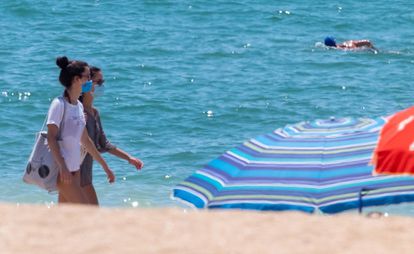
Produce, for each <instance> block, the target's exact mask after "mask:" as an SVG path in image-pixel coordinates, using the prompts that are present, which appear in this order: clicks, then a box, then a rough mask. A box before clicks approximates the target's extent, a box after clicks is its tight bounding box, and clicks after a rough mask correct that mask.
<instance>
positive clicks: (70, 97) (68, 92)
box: [66, 89, 79, 105]
mask: <svg viewBox="0 0 414 254" xmlns="http://www.w3.org/2000/svg"><path fill="white" fill-rule="evenodd" d="M66 96H67V97H68V100H69V103H70V104H73V105H76V104H77V103H78V98H79V95H78V94H77V93H76V92H74V91H71V90H70V89H66Z"/></svg>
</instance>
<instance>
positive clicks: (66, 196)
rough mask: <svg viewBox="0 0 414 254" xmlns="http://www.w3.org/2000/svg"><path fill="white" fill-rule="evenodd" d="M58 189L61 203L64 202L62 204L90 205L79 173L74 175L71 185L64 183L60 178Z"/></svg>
mask: <svg viewBox="0 0 414 254" xmlns="http://www.w3.org/2000/svg"><path fill="white" fill-rule="evenodd" d="M57 187H58V190H59V198H58V202H59V203H61V201H63V202H62V203H75V204H88V200H87V198H86V197H85V194H84V193H83V191H82V189H81V187H80V173H79V171H76V172H75V173H74V174H73V175H72V181H71V183H69V184H68V183H62V182H61V181H60V177H58V182H57Z"/></svg>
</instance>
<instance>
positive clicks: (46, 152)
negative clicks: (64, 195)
mask: <svg viewBox="0 0 414 254" xmlns="http://www.w3.org/2000/svg"><path fill="white" fill-rule="evenodd" d="M59 100H61V101H62V102H63V105H65V102H64V101H63V97H59ZM46 119H47V116H46ZM46 119H45V122H44V123H43V126H42V129H41V131H40V132H38V133H37V134H36V142H35V145H34V147H33V150H32V153H31V154H30V157H29V161H28V163H27V166H26V170H25V172H24V175H23V181H24V182H25V183H28V184H34V185H37V186H39V187H40V188H42V189H45V190H47V191H49V192H54V191H57V186H56V183H57V177H58V175H59V168H58V165H57V163H56V162H55V159H54V158H53V155H52V152H51V151H50V148H49V145H48V143H47V132H46V131H44V128H45V125H46ZM64 119H65V107H63V114H62V121H61V122H60V126H59V133H58V141H59V140H61V133H62V131H61V130H62V128H63V124H62V123H63V121H64ZM58 143H60V142H58Z"/></svg>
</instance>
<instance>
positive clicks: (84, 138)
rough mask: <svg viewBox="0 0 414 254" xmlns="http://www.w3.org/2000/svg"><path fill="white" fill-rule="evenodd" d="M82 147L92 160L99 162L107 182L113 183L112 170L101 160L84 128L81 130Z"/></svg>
mask: <svg viewBox="0 0 414 254" xmlns="http://www.w3.org/2000/svg"><path fill="white" fill-rule="evenodd" d="M81 142H82V145H84V146H85V148H86V151H87V152H88V153H89V154H90V155H92V157H93V159H94V160H96V161H97V162H99V164H101V166H102V168H103V169H104V171H105V173H106V175H107V176H108V180H109V182H110V183H113V182H114V181H115V175H114V173H113V172H112V170H111V169H110V168H109V167H108V164H106V161H105V160H104V159H103V158H102V156H101V154H100V153H99V152H98V150H96V147H95V144H94V143H93V142H92V140H91V139H90V138H89V136H88V131H87V130H86V128H85V129H84V130H83V133H82V138H81Z"/></svg>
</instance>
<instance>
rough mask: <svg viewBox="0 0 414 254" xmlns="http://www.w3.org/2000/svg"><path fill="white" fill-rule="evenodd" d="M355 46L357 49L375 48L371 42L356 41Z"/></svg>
mask: <svg viewBox="0 0 414 254" xmlns="http://www.w3.org/2000/svg"><path fill="white" fill-rule="evenodd" d="M354 45H355V46H356V47H369V48H373V47H374V46H373V45H372V43H371V42H370V41H369V40H359V41H354Z"/></svg>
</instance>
